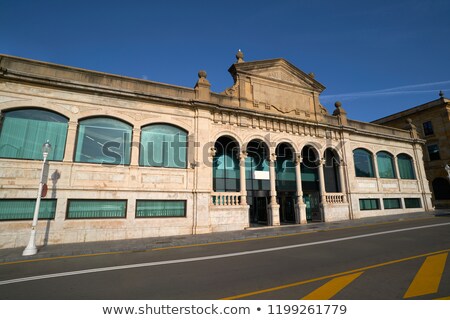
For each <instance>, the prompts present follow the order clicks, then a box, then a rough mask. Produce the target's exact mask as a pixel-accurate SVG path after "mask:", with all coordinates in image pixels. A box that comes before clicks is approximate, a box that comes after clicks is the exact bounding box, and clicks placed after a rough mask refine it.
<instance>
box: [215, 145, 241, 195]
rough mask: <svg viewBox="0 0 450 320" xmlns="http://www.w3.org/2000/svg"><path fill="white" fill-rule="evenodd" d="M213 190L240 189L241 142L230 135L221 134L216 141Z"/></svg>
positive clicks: (229, 190) (237, 190) (232, 190)
mask: <svg viewBox="0 0 450 320" xmlns="http://www.w3.org/2000/svg"><path fill="white" fill-rule="evenodd" d="M214 147H215V148H216V154H215V155H214V158H213V168H212V169H213V190H214V191H215V192H239V191H240V166H239V144H238V142H237V141H236V140H234V139H233V138H231V137H229V136H221V137H219V138H218V139H217V140H216V142H215V143H214Z"/></svg>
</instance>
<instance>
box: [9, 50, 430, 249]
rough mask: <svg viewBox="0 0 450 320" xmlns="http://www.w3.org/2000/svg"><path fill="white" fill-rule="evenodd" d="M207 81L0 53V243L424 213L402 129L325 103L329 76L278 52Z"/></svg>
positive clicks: (418, 172)
mask: <svg viewBox="0 0 450 320" xmlns="http://www.w3.org/2000/svg"><path fill="white" fill-rule="evenodd" d="M236 58H237V61H236V62H235V63H234V64H233V65H232V66H231V67H230V69H229V70H228V71H229V72H230V73H231V75H232V77H233V79H234V85H233V86H232V87H231V88H229V89H227V90H226V91H225V92H222V93H214V92H211V90H210V83H209V82H208V80H207V75H206V72H204V71H201V72H199V74H198V77H199V78H198V80H197V83H196V84H195V86H194V88H185V87H178V86H173V85H168V84H162V83H157V82H152V81H147V80H141V79H133V78H128V77H123V76H118V75H111V74H105V73H100V72H95V71H88V70H83V69H78V68H73V67H68V66H62V65H55V64H50V63H45V62H39V61H32V60H28V59H23V58H18V57H12V56H6V55H1V56H0V111H1V116H2V120H1V132H0V247H1V248H6V247H20V246H24V245H26V243H27V241H28V237H29V230H30V220H31V217H32V215H33V208H34V205H35V201H36V200H35V199H36V197H37V187H38V185H39V181H40V174H41V168H42V167H43V164H42V163H43V161H42V151H41V146H42V144H43V143H45V141H47V140H48V141H49V143H50V144H51V145H52V149H51V151H50V153H49V156H48V160H49V161H48V162H47V163H46V165H45V170H44V178H43V179H44V180H45V181H46V182H47V186H48V192H47V194H46V196H45V197H43V198H42V201H41V207H40V216H39V217H40V218H39V224H38V228H37V231H38V234H37V236H38V237H37V240H38V241H37V243H38V245H39V244H46V243H70V242H84V241H100V240H115V239H129V238H142V237H155V236H156V237H157V236H167V235H181V234H196V233H207V232H218V231H227V230H239V229H245V228H248V227H252V226H254V225H262V226H264V225H269V226H273V225H280V224H300V223H310V222H314V221H338V220H348V219H358V218H361V217H368V216H376V215H389V214H397V213H408V212H414V211H428V210H432V207H431V193H430V190H429V187H428V182H427V180H426V177H425V171H424V165H423V161H422V146H423V144H424V141H423V140H421V139H419V138H418V136H417V133H416V131H415V128H414V126H412V125H411V126H409V127H408V128H406V130H401V129H394V128H390V127H385V126H380V125H376V124H371V123H364V122H359V121H354V120H350V119H347V115H346V113H345V111H344V109H343V107H342V106H341V104H340V103H336V105H335V106H336V109H335V110H334V112H333V113H332V114H329V113H328V111H327V110H326V108H324V107H323V106H322V105H321V104H320V100H319V96H320V94H321V92H322V91H323V90H324V89H325V87H324V86H323V85H322V84H320V83H319V82H318V81H317V80H316V79H315V78H314V75H313V74H306V73H304V72H303V71H301V70H299V69H298V68H296V67H295V66H293V65H292V64H290V63H289V62H287V61H286V60H284V59H272V60H264V61H253V62H245V61H244V60H243V54H242V52H240V51H239V52H238V54H237V55H236Z"/></svg>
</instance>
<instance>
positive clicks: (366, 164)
mask: <svg viewBox="0 0 450 320" xmlns="http://www.w3.org/2000/svg"><path fill="white" fill-rule="evenodd" d="M353 161H354V163H355V173H356V176H357V177H366V178H373V177H375V174H374V171H373V161H372V154H371V153H370V152H369V151H367V150H364V149H356V150H354V151H353Z"/></svg>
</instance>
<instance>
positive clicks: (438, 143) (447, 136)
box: [374, 91, 450, 208]
mask: <svg viewBox="0 0 450 320" xmlns="http://www.w3.org/2000/svg"><path fill="white" fill-rule="evenodd" d="M439 96H440V97H439V99H437V100H433V101H430V102H427V103H424V104H421V105H419V106H416V107H413V108H410V109H407V110H405V111H402V112H398V113H395V114H392V115H390V116H387V117H384V118H382V119H378V120H375V121H374V123H377V124H381V125H386V126H392V127H395V128H400V129H404V128H405V126H410V123H412V124H413V125H414V126H416V127H417V132H418V134H419V136H420V138H421V139H424V140H425V141H426V142H425V144H424V145H423V148H424V151H423V152H424V162H425V172H426V175H427V179H428V181H429V183H430V187H431V190H432V192H433V204H434V205H435V206H436V208H450V183H449V180H450V172H449V171H447V170H446V166H448V165H450V100H449V99H447V98H445V97H444V93H443V92H442V91H441V92H440V93H439ZM447 169H448V170H450V168H448V167H447Z"/></svg>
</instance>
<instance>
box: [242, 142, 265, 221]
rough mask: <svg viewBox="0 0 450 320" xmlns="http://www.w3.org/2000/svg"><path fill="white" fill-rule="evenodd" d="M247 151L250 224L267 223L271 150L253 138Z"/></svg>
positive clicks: (246, 166)
mask: <svg viewBox="0 0 450 320" xmlns="http://www.w3.org/2000/svg"><path fill="white" fill-rule="evenodd" d="M246 151H247V158H246V159H245V178H246V188H247V203H248V204H249V220H250V224H253V225H254V224H267V221H268V219H267V215H268V209H269V203H270V180H269V162H268V160H267V158H268V155H269V150H268V147H267V145H266V144H265V143H264V142H263V141H261V140H252V141H250V142H249V143H248V145H247V148H246Z"/></svg>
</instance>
